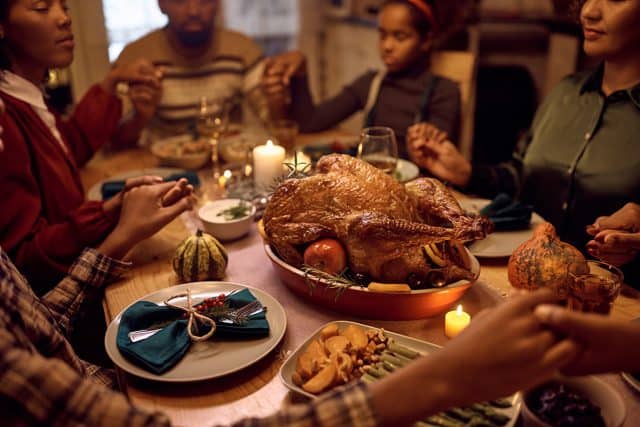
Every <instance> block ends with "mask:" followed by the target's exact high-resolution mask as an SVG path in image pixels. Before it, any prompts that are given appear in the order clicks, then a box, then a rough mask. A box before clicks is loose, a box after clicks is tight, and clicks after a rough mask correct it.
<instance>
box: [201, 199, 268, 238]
mask: <svg viewBox="0 0 640 427" xmlns="http://www.w3.org/2000/svg"><path fill="white" fill-rule="evenodd" d="M255 213H256V207H255V206H254V205H253V204H252V203H251V202H248V201H246V200H242V199H220V200H214V201H212V202H208V203H207V204H205V205H204V206H202V207H201V208H200V209H199V210H198V217H199V218H200V221H202V225H203V227H204V230H205V231H206V232H207V233H209V234H211V235H213V236H214V237H216V238H217V239H220V240H235V239H239V238H240V237H242V236H244V235H245V234H247V233H248V232H249V230H250V229H251V224H252V223H253V217H254V215H255Z"/></svg>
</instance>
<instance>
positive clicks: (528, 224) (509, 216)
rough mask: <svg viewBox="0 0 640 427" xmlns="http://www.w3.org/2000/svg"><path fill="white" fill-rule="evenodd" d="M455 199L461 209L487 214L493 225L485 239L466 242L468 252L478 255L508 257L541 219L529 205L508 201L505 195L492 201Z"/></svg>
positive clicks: (542, 220) (509, 199) (508, 198)
mask: <svg viewBox="0 0 640 427" xmlns="http://www.w3.org/2000/svg"><path fill="white" fill-rule="evenodd" d="M459 202H460V205H461V206H462V208H463V209H464V210H465V211H467V212H469V213H471V214H476V215H484V216H487V217H489V219H490V220H491V221H492V222H493V224H494V226H495V230H494V232H493V233H491V234H489V235H488V236H487V237H486V238H485V239H483V240H477V241H475V242H472V243H470V244H469V246H468V247H469V251H471V253H472V254H474V255H475V256H476V257H479V258H502V257H508V256H510V255H511V254H512V253H513V251H514V250H515V249H516V248H517V247H518V246H519V245H520V244H521V243H522V242H524V241H525V240H528V239H529V238H530V237H531V235H532V233H533V229H534V228H535V226H536V225H537V224H540V223H542V222H544V219H543V218H542V217H541V216H540V215H538V214H537V213H535V212H533V208H532V207H531V206H529V205H526V204H523V203H521V202H519V201H515V200H512V199H511V197H509V196H508V195H506V194H499V195H498V196H496V198H495V199H493V200H488V199H461V200H460V201H459Z"/></svg>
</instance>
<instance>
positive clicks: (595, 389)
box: [522, 376, 626, 427]
mask: <svg viewBox="0 0 640 427" xmlns="http://www.w3.org/2000/svg"><path fill="white" fill-rule="evenodd" d="M552 381H553V382H558V383H563V384H565V385H567V387H569V388H571V389H573V390H575V391H576V392H578V393H580V394H581V395H582V396H584V397H586V398H587V399H589V401H591V403H592V404H594V405H595V406H598V407H599V408H600V414H601V415H602V418H603V419H604V423H605V425H606V426H607V427H620V426H621V425H622V423H623V422H624V419H625V416H626V408H625V405H624V401H623V400H622V397H621V396H620V394H619V393H618V392H617V391H616V390H615V389H614V388H613V387H611V386H610V385H609V384H607V383H605V382H604V381H602V380H600V379H598V378H596V377H593V376H584V377H559V378H555V379H553V380H552ZM537 388H538V387H536V389H537ZM534 390H535V389H534ZM531 391H533V390H529V391H527V392H525V393H524V394H523V398H522V401H523V402H522V419H523V421H524V422H523V425H524V427H550V425H549V424H547V423H545V422H544V421H542V420H541V419H540V418H539V417H538V416H537V415H536V414H535V413H534V412H533V410H530V409H529V407H528V405H527V399H528V397H529V394H530V393H531Z"/></svg>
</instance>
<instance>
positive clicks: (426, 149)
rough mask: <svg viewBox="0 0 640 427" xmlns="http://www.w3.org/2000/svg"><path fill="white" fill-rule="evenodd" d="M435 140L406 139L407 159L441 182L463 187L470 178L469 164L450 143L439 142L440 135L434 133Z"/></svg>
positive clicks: (445, 141) (421, 138)
mask: <svg viewBox="0 0 640 427" xmlns="http://www.w3.org/2000/svg"><path fill="white" fill-rule="evenodd" d="M435 138H436V139H428V138H423V137H415V138H412V139H410V138H407V144H408V146H407V151H408V152H409V158H410V159H411V161H413V162H414V163H415V164H417V165H418V166H420V167H421V168H423V169H426V170H427V171H429V172H430V173H431V174H433V175H434V176H435V177H437V178H439V179H441V180H442V181H446V182H451V183H452V184H455V185H458V186H465V185H466V184H467V183H468V182H469V178H470V177H471V163H469V161H468V160H467V159H465V158H464V156H463V155H462V154H461V153H460V151H458V149H457V148H456V146H455V145H454V144H453V143H452V142H451V141H449V140H444V141H441V140H440V139H441V138H442V135H441V134H440V133H435Z"/></svg>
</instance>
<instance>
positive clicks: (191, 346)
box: [105, 282, 286, 382]
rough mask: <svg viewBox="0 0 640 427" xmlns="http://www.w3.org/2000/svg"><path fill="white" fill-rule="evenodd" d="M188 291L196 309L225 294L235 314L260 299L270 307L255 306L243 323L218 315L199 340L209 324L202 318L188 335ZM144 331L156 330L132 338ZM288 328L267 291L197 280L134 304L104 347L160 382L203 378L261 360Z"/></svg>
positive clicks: (114, 325) (130, 367)
mask: <svg viewBox="0 0 640 427" xmlns="http://www.w3.org/2000/svg"><path fill="white" fill-rule="evenodd" d="M187 292H189V293H190V295H191V298H192V299H193V301H192V304H191V307H193V306H195V305H197V303H200V302H201V301H203V300H205V299H207V298H212V297H217V296H219V295H221V294H224V295H227V296H226V297H225V301H226V302H228V305H229V309H230V310H231V311H232V312H234V311H236V310H237V309H240V308H241V307H243V306H246V305H248V304H250V303H251V302H253V301H256V300H257V301H259V303H260V304H257V303H256V304H257V306H264V307H267V308H268V309H267V310H262V311H261V310H252V311H253V312H252V313H248V314H251V315H250V316H248V317H247V318H244V319H243V321H242V322H235V323H234V322H232V321H228V320H225V319H218V320H217V321H216V322H215V330H214V331H213V334H212V335H211V336H210V337H208V338H207V339H205V340H202V341H198V340H197V339H196V340H194V339H193V335H195V336H196V337H202V336H203V335H206V334H207V332H209V330H210V327H209V326H208V325H207V324H205V323H204V322H202V321H201V320H200V321H197V323H198V325H199V327H198V329H197V331H196V330H195V328H192V334H191V335H192V336H190V334H189V333H188V328H187V324H188V318H189V316H190V315H191V314H188V312H189V310H186V307H188V306H189V304H188V303H187V298H186V293H187ZM176 297H178V298H176ZM167 303H168V304H167ZM194 313H198V312H197V311H195V312H194ZM144 329H153V331H152V333H151V334H150V335H149V336H148V337H145V338H143V339H141V340H139V341H136V342H133V341H132V340H131V338H130V333H131V332H138V331H140V330H144ZM156 329H159V331H157V332H155V330H156ZM285 329H286V315H285V313H284V309H283V308H282V306H281V305H280V304H279V303H278V302H277V301H276V300H275V298H273V297H271V296H270V295H269V294H267V293H265V292H264V291H262V290H260V289H256V288H251V287H247V286H244V285H240V284H234V283H230V282H195V283H187V284H184V285H177V286H173V287H171V288H166V289H162V290H160V291H157V292H155V293H153V294H150V295H147V296H146V297H143V298H141V299H140V300H138V301H136V302H134V303H133V304H131V305H130V306H129V307H127V308H126V309H125V310H123V312H122V313H121V314H119V315H118V316H117V317H116V318H115V319H114V320H113V322H112V323H111V324H110V325H109V328H108V329H107V334H106V336H105V346H106V349H107V354H108V355H109V356H110V357H111V359H112V360H113V361H114V363H115V364H116V365H117V366H119V367H121V368H122V369H124V370H125V371H127V372H129V373H132V374H134V375H137V376H140V377H143V378H148V379H153V380H160V381H173V382H181V381H198V380H202V379H209V378H215V377H217V376H221V375H226V374H228V373H231V372H234V371H237V370H239V369H242V368H243V367H245V366H248V365H250V364H252V363H254V362H256V361H257V360H259V359H260V358H262V357H263V356H265V355H266V354H267V353H268V352H269V351H271V350H272V349H273V348H274V347H275V345H276V344H277V343H278V342H279V341H280V339H281V338H282V336H283V335H284V331H285Z"/></svg>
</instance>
